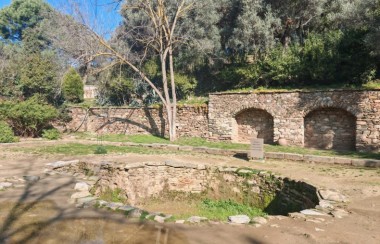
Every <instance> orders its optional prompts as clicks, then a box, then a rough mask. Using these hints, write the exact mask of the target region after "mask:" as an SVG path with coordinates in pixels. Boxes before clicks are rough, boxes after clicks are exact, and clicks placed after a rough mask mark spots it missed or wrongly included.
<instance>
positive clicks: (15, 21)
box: [0, 0, 51, 41]
mask: <svg viewBox="0 0 380 244" xmlns="http://www.w3.org/2000/svg"><path fill="white" fill-rule="evenodd" d="M49 10H51V9H50V7H49V5H47V4H46V3H45V2H44V1H43V0H13V1H12V3H11V5H9V6H8V7H5V8H3V9H1V10H0V37H1V38H3V39H9V40H11V41H21V40H22V39H23V37H24V34H25V30H28V29H29V30H30V29H32V28H34V27H35V26H36V25H37V24H38V23H39V22H40V21H41V20H42V19H43V16H42V15H43V13H44V12H45V11H49Z"/></svg>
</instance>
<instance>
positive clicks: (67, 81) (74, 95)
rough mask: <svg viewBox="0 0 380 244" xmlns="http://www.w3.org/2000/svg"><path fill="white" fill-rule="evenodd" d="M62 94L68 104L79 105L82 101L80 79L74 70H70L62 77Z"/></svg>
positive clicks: (82, 89)
mask: <svg viewBox="0 0 380 244" xmlns="http://www.w3.org/2000/svg"><path fill="white" fill-rule="evenodd" d="M62 92H63V97H64V99H65V100H66V101H68V102H73V103H80V102H82V101H83V94H84V87H83V82H82V78H81V77H80V75H79V74H78V72H76V70H75V69H74V68H71V69H70V70H69V71H68V72H67V73H66V74H65V76H64V77H63V84H62Z"/></svg>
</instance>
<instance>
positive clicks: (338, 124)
mask: <svg viewBox="0 0 380 244" xmlns="http://www.w3.org/2000/svg"><path fill="white" fill-rule="evenodd" d="M355 137H356V118H355V116H353V115H352V114H350V113H348V112H346V111H344V110H342V109H331V108H327V109H319V110H314V111H313V112H311V113H309V114H308V115H307V116H306V117H305V147H315V148H319V149H337V150H354V149H355Z"/></svg>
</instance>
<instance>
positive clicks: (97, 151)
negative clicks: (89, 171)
mask: <svg viewBox="0 0 380 244" xmlns="http://www.w3.org/2000/svg"><path fill="white" fill-rule="evenodd" d="M94 153H95V154H107V149H106V148H105V147H104V146H97V147H96V149H95V151H94Z"/></svg>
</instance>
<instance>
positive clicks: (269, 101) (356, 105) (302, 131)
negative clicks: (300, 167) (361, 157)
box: [209, 90, 380, 152]
mask: <svg viewBox="0 0 380 244" xmlns="http://www.w3.org/2000/svg"><path fill="white" fill-rule="evenodd" d="M259 110H260V111H265V112H266V113H268V114H269V115H270V116H272V117H273V129H272V128H271V126H267V127H265V128H264V127H263V126H261V125H258V124H257V121H268V118H269V117H268V116H266V113H261V115H260V114H257V111H259ZM242 117H243V118H251V119H243V120H242V119H241V118H242ZM253 117H256V118H255V119H253ZM247 122H248V125H247ZM249 124H250V125H251V129H247V127H249ZM258 128H260V130H264V131H265V132H262V133H261V134H262V135H261V137H264V138H269V136H268V135H273V142H274V143H278V142H279V141H280V142H281V143H286V144H287V145H296V146H306V147H312V148H327V149H328V148H332V149H339V150H351V149H353V148H356V149H357V150H359V151H373V152H379V151H380V91H378V90H372V91H360V90H347V91H345V90H336V91H319V92H277V93H214V94H210V99H209V139H210V140H228V141H235V142H239V141H247V140H248V137H250V136H251V137H255V136H258V137H260V135H259V134H258V133H254V131H257V130H258ZM244 131H245V132H244ZM244 133H245V134H244ZM280 139H282V140H280ZM352 141H354V143H353V142H352Z"/></svg>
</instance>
